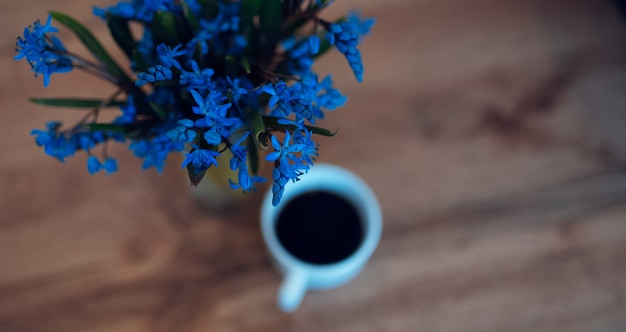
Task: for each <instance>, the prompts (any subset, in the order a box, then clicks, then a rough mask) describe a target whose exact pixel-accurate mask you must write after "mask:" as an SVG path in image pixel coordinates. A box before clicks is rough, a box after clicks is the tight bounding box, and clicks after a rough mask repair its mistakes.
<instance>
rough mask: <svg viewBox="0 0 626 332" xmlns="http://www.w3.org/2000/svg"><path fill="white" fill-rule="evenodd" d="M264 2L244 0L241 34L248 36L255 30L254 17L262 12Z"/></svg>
mask: <svg viewBox="0 0 626 332" xmlns="http://www.w3.org/2000/svg"><path fill="white" fill-rule="evenodd" d="M262 4H263V0H244V1H243V3H242V4H241V23H240V27H241V32H242V33H243V34H244V35H248V34H249V33H250V31H252V29H254V17H256V16H258V15H259V13H260V11H261V5H262Z"/></svg>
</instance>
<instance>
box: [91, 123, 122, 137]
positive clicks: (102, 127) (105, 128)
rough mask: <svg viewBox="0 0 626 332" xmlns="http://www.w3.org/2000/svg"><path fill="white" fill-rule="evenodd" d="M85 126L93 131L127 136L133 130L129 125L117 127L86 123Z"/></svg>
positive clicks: (109, 124) (106, 124)
mask: <svg viewBox="0 0 626 332" xmlns="http://www.w3.org/2000/svg"><path fill="white" fill-rule="evenodd" d="M83 126H84V127H85V128H87V129H89V130H91V131H110V132H114V133H120V134H126V133H127V132H129V131H130V130H131V127H130V126H129V125H116V124H111V123H86V124H84V125H83Z"/></svg>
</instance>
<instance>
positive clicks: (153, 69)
mask: <svg viewBox="0 0 626 332" xmlns="http://www.w3.org/2000/svg"><path fill="white" fill-rule="evenodd" d="M328 5H329V3H327V1H320V0H317V1H303V0H265V1H262V0H242V1H228V0H204V1H202V0H185V1H180V0H132V1H130V2H120V3H118V4H116V5H114V6H111V7H106V8H94V14H95V15H96V16H99V17H100V18H102V19H103V20H105V21H107V24H108V26H109V28H110V30H111V34H112V36H113V38H114V40H115V41H116V42H117V43H118V45H119V46H120V48H121V49H122V50H123V51H124V52H125V53H126V55H127V56H128V59H129V62H130V69H131V70H132V71H133V73H134V74H135V75H136V78H135V79H132V78H130V77H129V76H128V75H127V74H126V72H125V71H124V70H121V69H120V67H119V66H118V65H117V63H116V62H115V61H114V60H113V59H112V58H110V56H108V54H107V53H106V51H105V50H104V49H103V48H102V47H101V46H100V45H99V44H98V42H97V40H96V39H95V38H94V37H93V36H92V35H91V34H90V33H89V31H88V30H87V29H86V28H85V27H83V26H82V25H80V23H78V22H76V21H75V20H73V19H72V18H71V17H69V16H66V15H64V14H61V13H57V12H52V13H51V15H50V17H48V19H47V21H46V24H45V25H42V24H41V23H40V22H39V21H37V22H35V23H34V24H32V25H31V26H30V27H27V28H26V29H25V30H24V36H23V37H19V38H18V40H17V52H18V54H17V56H16V57H15V59H18V60H19V59H26V60H27V61H28V63H29V64H30V65H31V67H32V70H33V72H34V73H35V76H38V75H43V78H44V86H48V84H49V83H50V76H51V75H52V74H56V73H67V72H70V71H72V70H73V69H79V70H84V71H86V72H88V73H90V74H93V75H95V76H97V77H99V78H102V79H104V80H107V81H109V82H111V83H112V84H113V85H114V86H116V87H117V90H116V92H115V93H114V94H113V95H112V96H111V97H110V98H108V99H102V100H86V99H36V100H35V101H36V102H38V103H40V104H45V105H51V106H65V107H87V108H90V111H89V113H88V115H87V116H86V117H84V118H83V119H82V120H81V121H79V122H78V123H77V124H75V125H73V126H69V127H63V126H62V124H61V123H60V122H57V121H52V122H49V123H48V124H47V126H46V129H43V130H41V129H35V130H33V131H32V135H34V136H35V141H36V143H37V144H38V145H39V146H42V147H43V148H44V151H45V152H46V153H47V154H48V155H50V156H53V157H55V158H57V159H58V160H60V161H65V159H66V158H68V157H70V156H72V155H74V154H75V153H76V152H77V151H86V152H87V154H88V158H87V168H88V170H89V172H90V173H92V174H93V173H96V172H99V171H105V172H107V173H112V172H115V171H116V170H117V168H118V166H117V162H116V161H115V159H113V158H111V157H109V156H108V155H107V153H106V151H107V149H106V144H108V142H110V141H117V142H128V143H129V144H128V147H129V149H130V150H132V151H133V153H134V154H135V155H136V156H138V157H140V158H142V159H143V161H144V162H143V168H144V169H147V168H151V167H153V168H155V169H156V170H158V171H159V172H161V171H162V169H163V166H164V162H165V159H166V158H167V156H168V155H169V154H170V153H172V152H177V153H179V152H184V153H185V159H184V161H183V163H182V167H186V168H187V170H188V172H189V176H190V180H191V182H192V184H193V185H195V184H197V183H198V182H199V181H200V180H201V179H202V177H203V176H204V174H205V172H206V171H207V169H208V168H210V167H214V166H215V167H216V166H218V162H217V159H216V158H217V157H218V156H220V155H221V154H222V153H224V152H225V151H227V150H228V151H229V152H230V156H231V157H230V165H229V166H230V168H231V169H232V170H233V171H236V173H237V178H236V179H230V185H231V187H232V188H233V189H240V190H243V191H244V192H246V191H253V190H255V183H258V182H263V181H266V179H264V178H263V177H260V176H258V175H256V170H257V168H258V165H257V164H256V163H257V161H258V158H259V157H258V151H259V150H261V151H263V150H269V149H270V148H271V151H268V153H266V155H265V159H266V160H267V161H269V162H273V164H274V168H273V172H272V180H273V184H272V191H273V193H274V205H277V204H278V203H279V202H280V198H281V196H282V192H283V190H284V187H285V185H287V183H289V182H290V181H296V180H298V179H299V177H300V176H301V175H303V174H304V173H306V172H307V171H308V169H309V168H310V167H311V166H312V165H313V163H314V161H315V158H316V157H317V156H318V145H317V144H316V143H315V142H314V141H313V139H312V137H313V135H314V134H320V135H332V133H331V132H330V131H328V130H326V129H323V128H320V127H316V126H314V125H315V124H316V123H317V120H319V119H322V118H324V112H325V111H332V110H335V109H337V108H338V107H341V106H342V105H343V104H344V103H345V102H346V97H345V96H343V95H342V94H341V93H340V92H339V90H337V89H336V88H334V87H333V82H332V79H331V77H330V76H326V77H324V78H321V79H320V78H319V77H318V75H317V74H316V73H314V72H313V70H312V65H313V63H314V61H315V59H316V58H317V57H319V56H320V55H321V54H322V53H324V52H326V51H327V50H328V49H331V48H332V46H335V48H336V49H337V50H339V51H340V52H341V53H343V54H344V55H345V57H346V59H347V60H348V63H349V65H350V67H351V69H352V71H353V72H354V74H355V76H356V78H357V80H359V81H361V80H362V77H363V65H362V62H361V54H360V52H359V50H358V49H357V46H358V45H359V42H360V40H361V37H362V36H364V35H366V34H368V33H369V31H370V28H371V27H372V25H373V23H374V21H373V20H372V19H365V20H363V19H361V18H360V17H359V15H358V14H350V15H349V16H348V17H347V18H342V19H339V20H337V21H335V22H328V21H326V20H324V19H322V18H320V17H319V16H318V14H319V13H320V11H321V10H322V9H324V8H325V7H327V6H328ZM52 19H55V20H56V21H58V22H60V23H61V24H63V25H65V26H66V27H68V28H69V29H71V30H73V31H74V32H75V33H76V34H77V35H78V37H80V39H81V40H82V41H83V42H85V41H87V42H85V45H86V46H87V48H88V49H89V50H90V51H91V52H92V54H93V55H94V58H96V59H97V61H93V60H90V59H85V58H83V57H80V56H78V55H76V54H73V53H71V52H69V51H68V50H67V49H66V48H65V47H64V45H63V43H62V42H61V41H60V40H59V39H58V38H56V37H55V36H54V33H56V32H57V31H58V30H57V29H56V28H55V27H53V26H52V25H51V22H52ZM311 23H312V24H311ZM129 24H139V25H141V26H143V31H142V33H141V36H140V37H139V38H135V36H133V34H132V33H131V29H130V28H129ZM120 96H125V98H124V99H118V98H119V97H120ZM110 107H119V109H120V110H121V114H120V115H119V116H118V117H117V118H115V120H114V121H112V122H111V123H101V122H98V115H99V114H100V112H102V111H103V110H104V109H105V108H110ZM101 145H104V147H103V148H101V149H100V150H101V157H100V158H99V157H97V156H96V155H95V149H96V147H98V146H101Z"/></svg>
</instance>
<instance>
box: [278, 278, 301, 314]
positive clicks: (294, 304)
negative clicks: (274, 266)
mask: <svg viewBox="0 0 626 332" xmlns="http://www.w3.org/2000/svg"><path fill="white" fill-rule="evenodd" d="M306 290H307V276H306V273H305V272H304V271H302V270H300V269H294V270H290V271H287V273H286V276H285V280H284V281H283V284H282V285H281V286H280V290H279V291H278V306H279V307H280V308H281V309H282V310H283V311H285V312H293V311H294V310H296V309H297V308H298V306H300V302H302V298H303V297H304V293H306Z"/></svg>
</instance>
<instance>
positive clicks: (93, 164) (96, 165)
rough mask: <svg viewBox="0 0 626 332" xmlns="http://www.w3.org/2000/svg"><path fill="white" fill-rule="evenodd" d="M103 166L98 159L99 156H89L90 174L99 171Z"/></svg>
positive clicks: (88, 167) (88, 168) (88, 166)
mask: <svg viewBox="0 0 626 332" xmlns="http://www.w3.org/2000/svg"><path fill="white" fill-rule="evenodd" d="M101 167H102V164H101V163H100V160H98V158H96V157H94V156H89V157H88V158H87V170H88V171H89V173H90V174H95V173H98V172H99V171H100V168H101Z"/></svg>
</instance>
